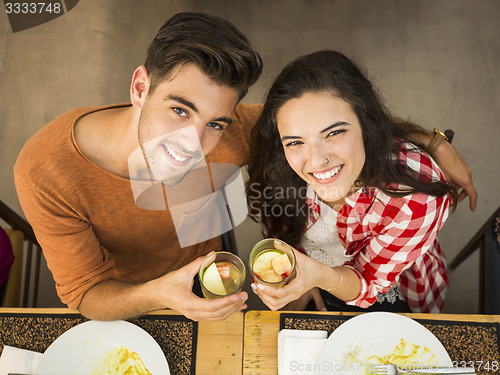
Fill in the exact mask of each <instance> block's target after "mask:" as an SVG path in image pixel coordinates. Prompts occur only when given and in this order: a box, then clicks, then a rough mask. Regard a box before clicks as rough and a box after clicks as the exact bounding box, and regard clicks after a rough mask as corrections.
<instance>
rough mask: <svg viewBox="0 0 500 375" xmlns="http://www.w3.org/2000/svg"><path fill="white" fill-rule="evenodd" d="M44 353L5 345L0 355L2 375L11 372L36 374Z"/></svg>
mask: <svg viewBox="0 0 500 375" xmlns="http://www.w3.org/2000/svg"><path fill="white" fill-rule="evenodd" d="M41 358H42V353H37V352H32V351H31V350H24V349H18V348H14V347H12V346H8V345H5V346H4V347H3V351H2V355H1V356H0V375H7V374H8V373H9V372H18V373H21V374H34V373H35V370H36V366H37V365H38V362H39V361H40V359H41Z"/></svg>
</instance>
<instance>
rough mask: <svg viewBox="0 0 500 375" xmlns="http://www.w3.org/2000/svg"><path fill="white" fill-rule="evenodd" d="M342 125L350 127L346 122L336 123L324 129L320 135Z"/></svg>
mask: <svg viewBox="0 0 500 375" xmlns="http://www.w3.org/2000/svg"><path fill="white" fill-rule="evenodd" d="M342 125H350V124H349V123H348V122H345V121H337V122H336V123H335V124H332V125H330V126H327V127H326V128H324V129H323V130H322V131H321V132H320V133H326V132H327V131H330V130H332V129H333V128H336V127H338V126H342Z"/></svg>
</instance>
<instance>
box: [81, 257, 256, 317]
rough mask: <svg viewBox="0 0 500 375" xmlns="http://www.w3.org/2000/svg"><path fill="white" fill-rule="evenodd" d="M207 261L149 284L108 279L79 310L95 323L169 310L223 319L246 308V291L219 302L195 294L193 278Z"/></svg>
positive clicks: (92, 289) (218, 300)
mask: <svg viewBox="0 0 500 375" xmlns="http://www.w3.org/2000/svg"><path fill="white" fill-rule="evenodd" d="M208 256H214V255H212V254H209V255H208ZM214 258H215V256H214ZM204 259H205V257H204V256H203V257H199V258H198V259H196V260H194V261H193V262H191V263H189V264H187V265H186V266H184V267H182V268H180V269H178V270H176V271H173V272H170V273H168V274H166V275H164V276H161V277H159V278H157V279H154V280H151V281H149V282H146V283H139V284H132V283H126V282H123V281H119V280H114V279H110V280H105V281H103V282H101V283H99V284H97V285H94V286H93V287H92V288H90V289H89V290H88V291H87V292H86V293H85V295H84V296H83V299H82V301H81V303H80V305H79V306H78V310H79V311H80V313H81V314H82V315H84V316H85V317H87V318H89V319H94V320H119V319H128V318H132V317H135V316H139V315H144V314H146V313H148V312H150V311H153V310H159V309H167V308H170V309H174V310H176V311H178V312H180V313H181V314H183V315H185V316H186V317H188V318H190V319H193V320H222V319H226V318H227V317H228V316H229V315H231V314H232V313H234V312H236V311H240V310H243V309H245V308H246V307H247V305H246V304H245V301H246V300H247V298H248V295H247V293H245V292H241V293H238V294H235V295H231V296H227V297H224V298H219V299H216V300H208V299H204V298H199V297H197V296H196V295H194V294H193V292H192V286H193V279H194V277H196V274H197V273H198V270H199V268H200V264H201V262H202V261H203V260H204Z"/></svg>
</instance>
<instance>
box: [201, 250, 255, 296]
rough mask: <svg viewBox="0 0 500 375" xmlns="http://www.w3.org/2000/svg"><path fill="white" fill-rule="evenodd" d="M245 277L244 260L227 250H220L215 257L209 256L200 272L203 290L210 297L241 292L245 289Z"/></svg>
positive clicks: (202, 264)
mask: <svg viewBox="0 0 500 375" xmlns="http://www.w3.org/2000/svg"><path fill="white" fill-rule="evenodd" d="M245 277H246V270H245V265H244V264H243V261H242V260H241V259H240V258H238V257H237V256H236V255H234V254H233V253H229V252H227V251H218V252H216V253H215V257H213V256H212V257H207V258H206V259H205V260H204V261H203V262H202V263H201V265H200V270H199V272H198V279H199V280H200V284H201V291H202V293H203V295H204V296H205V298H208V299H215V298H221V297H225V296H229V295H231V294H236V293H239V292H240V291H241V290H242V289H243V284H244V282H245Z"/></svg>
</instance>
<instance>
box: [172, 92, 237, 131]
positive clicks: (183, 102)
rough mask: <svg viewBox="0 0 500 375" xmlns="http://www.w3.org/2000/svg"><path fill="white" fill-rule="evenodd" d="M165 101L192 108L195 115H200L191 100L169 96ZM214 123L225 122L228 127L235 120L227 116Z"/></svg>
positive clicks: (217, 119)
mask: <svg viewBox="0 0 500 375" xmlns="http://www.w3.org/2000/svg"><path fill="white" fill-rule="evenodd" d="M165 99H168V100H174V101H176V102H179V103H181V104H184V105H185V106H186V107H189V108H191V109H192V110H193V111H194V112H195V113H199V111H198V108H196V106H195V105H194V103H193V102H190V101H189V100H187V99H185V98H183V97H181V96H176V95H167V97H165ZM213 121H220V122H225V123H226V124H228V125H229V124H231V123H232V122H233V120H232V119H231V117H226V116H223V117H218V118H216V119H215V120H213Z"/></svg>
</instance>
